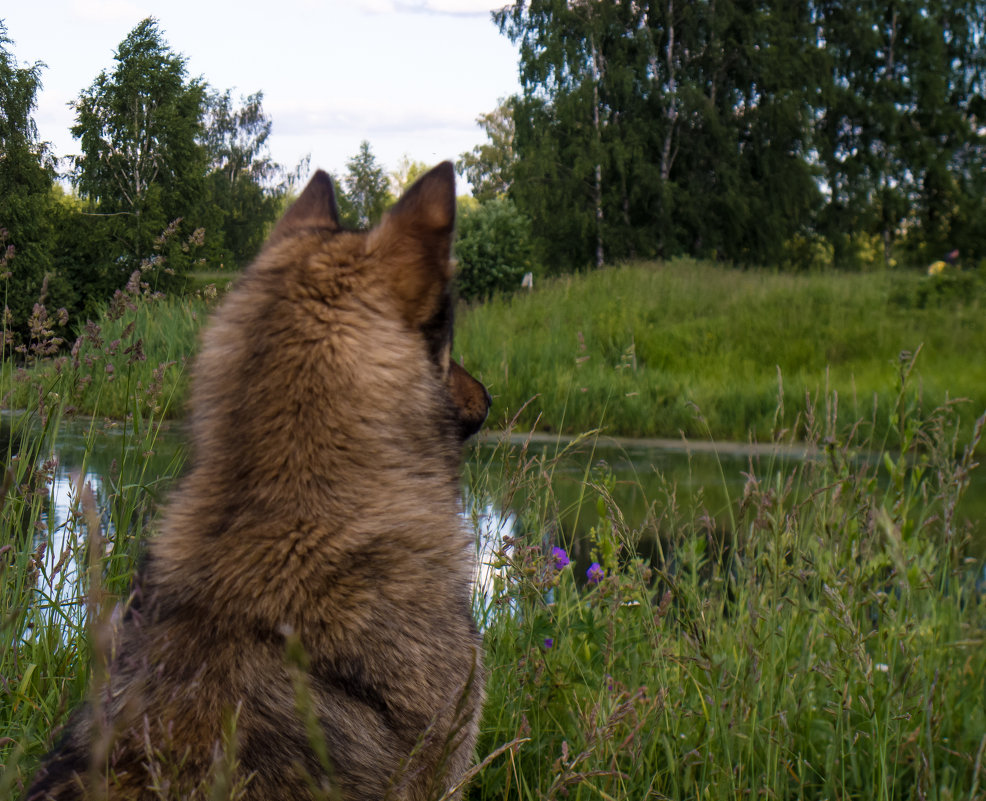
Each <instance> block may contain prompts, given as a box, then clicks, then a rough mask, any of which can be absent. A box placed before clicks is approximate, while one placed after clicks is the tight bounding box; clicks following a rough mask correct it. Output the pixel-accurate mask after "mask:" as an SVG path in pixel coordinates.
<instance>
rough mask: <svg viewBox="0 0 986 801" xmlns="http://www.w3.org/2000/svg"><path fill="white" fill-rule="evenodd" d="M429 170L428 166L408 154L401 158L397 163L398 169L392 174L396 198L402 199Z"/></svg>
mask: <svg viewBox="0 0 986 801" xmlns="http://www.w3.org/2000/svg"><path fill="white" fill-rule="evenodd" d="M429 169H431V167H430V166H429V165H428V164H425V163H424V162H423V161H416V160H415V159H412V158H411V157H410V156H408V155H407V153H405V154H404V155H403V156H401V160H400V161H399V162H398V163H397V169H396V170H394V171H393V172H392V173H391V174H390V179H391V185H392V188H393V195H394V197H400V195H401V194H403V192H404V191H405V190H407V189H409V188H410V187H411V185H412V184H413V183H414V182H415V181H417V180H418V178H420V177H421V176H422V175H424V174H425V173H426V172H428V170H429Z"/></svg>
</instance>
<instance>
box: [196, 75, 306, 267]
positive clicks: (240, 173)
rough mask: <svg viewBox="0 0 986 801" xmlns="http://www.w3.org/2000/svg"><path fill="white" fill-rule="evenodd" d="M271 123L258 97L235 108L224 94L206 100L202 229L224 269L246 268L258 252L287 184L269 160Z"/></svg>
mask: <svg viewBox="0 0 986 801" xmlns="http://www.w3.org/2000/svg"><path fill="white" fill-rule="evenodd" d="M270 131H271V120H270V117H268V116H267V113H266V112H265V111H264V107H263V93H262V92H257V93H255V94H252V95H249V96H248V97H245V98H241V100H240V105H239V106H236V105H235V104H234V102H233V100H232V98H231V93H230V91H229V90H227V91H225V92H216V91H213V92H210V93H209V94H208V96H207V98H206V104H205V120H204V128H203V141H204V144H205V147H206V153H207V157H208V170H209V175H208V192H207V208H206V210H205V214H207V215H208V217H211V219H206V220H205V223H206V227H207V229H209V230H213V229H214V230H216V231H217V234H215V235H214V236H213V237H212V250H213V259H214V260H215V261H216V263H221V264H226V265H229V266H233V267H235V266H243V265H245V264H247V263H248V262H249V261H250V260H251V259H252V258H253V257H254V256H255V255H256V254H257V252H258V251H259V250H260V246H261V245H262V244H263V241H264V239H265V238H266V236H267V233H268V228H269V227H270V225H271V224H272V223H273V222H274V220H275V218H276V217H277V215H278V212H279V210H280V207H281V202H282V200H283V198H284V195H285V193H286V191H287V189H288V187H289V185H290V183H291V176H288V175H287V173H286V171H285V169H284V168H283V167H282V166H281V165H280V164H277V163H276V162H274V161H273V159H272V158H271V155H270V147H269V145H268V139H269V137H270Z"/></svg>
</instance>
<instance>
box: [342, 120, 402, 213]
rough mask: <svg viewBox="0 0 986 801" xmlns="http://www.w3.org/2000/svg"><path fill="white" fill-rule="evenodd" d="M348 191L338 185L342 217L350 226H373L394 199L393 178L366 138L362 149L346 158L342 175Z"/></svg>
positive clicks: (361, 144)
mask: <svg viewBox="0 0 986 801" xmlns="http://www.w3.org/2000/svg"><path fill="white" fill-rule="evenodd" d="M342 183H343V186H344V187H345V189H344V191H339V189H340V187H339V186H338V185H337V186H336V201H337V203H338V205H339V217H340V220H341V222H342V223H343V225H345V226H347V227H349V228H370V227H372V226H374V225H376V224H377V223H378V222H380V218H381V217H382V216H383V213H384V211H386V209H387V206H389V205H390V204H391V203H393V198H392V197H391V194H390V191H389V182H388V180H387V175H386V173H385V172H384V170H383V167H381V166H380V165H378V164H377V159H376V157H375V156H374V155H373V152H372V151H371V150H370V143H369V142H367V141H366V140H365V139H364V140H363V141H362V142H361V143H360V146H359V153H357V154H356V155H355V156H353V157H352V158H351V159H350V160H349V161H348V162H346V174H345V175H344V176H343V179H342Z"/></svg>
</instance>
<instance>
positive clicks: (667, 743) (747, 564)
mask: <svg viewBox="0 0 986 801" xmlns="http://www.w3.org/2000/svg"><path fill="white" fill-rule="evenodd" d="M118 301H119V302H118V303H117V306H116V307H115V308H114V309H108V310H107V312H106V314H105V315H104V316H103V317H102V318H101V319H100V320H99V321H97V322H96V323H95V324H92V325H89V326H85V327H82V328H80V329H79V333H80V335H81V339H80V341H79V343H78V344H77V346H76V347H75V348H73V349H72V351H71V352H62V353H61V354H60V355H55V356H45V355H43V354H44V352H45V351H46V347H45V344H44V340H45V338H46V337H48V338H49V340H50V337H53V336H55V334H54V333H51V332H49V333H48V334H43V333H42V334H39V337H38V342H37V343H36V347H35V348H34V353H33V354H32V353H28V354H18V360H17V361H16V362H15V361H14V360H13V359H9V360H8V361H7V363H6V364H5V365H4V369H3V372H2V374H0V392H2V395H3V397H4V399H5V400H4V407H5V409H8V410H19V413H17V414H14V413H12V412H8V413H7V414H6V415H5V417H4V425H5V435H6V442H5V443H4V444H5V445H6V453H5V462H6V463H5V474H4V478H3V485H2V491H0V504H2V506H0V528H2V533H0V642H2V643H3V645H2V647H0V677H2V682H0V695H2V700H0V764H2V768H0V798H8V797H9V798H15V799H16V798H20V797H21V796H22V791H23V788H24V786H25V784H26V782H27V781H28V780H29V777H30V775H31V774H32V772H33V770H34V769H35V767H36V766H37V764H38V760H39V759H40V758H41V756H42V755H43V754H44V752H45V751H46V749H47V748H48V747H49V746H50V744H51V742H52V737H53V736H54V734H53V733H56V732H57V730H58V727H59V726H60V725H61V724H62V723H64V721H65V720H66V719H67V716H68V714H69V712H70V710H71V709H72V708H73V707H74V706H75V705H76V704H78V703H79V702H81V701H84V700H85V699H86V698H87V695H88V692H89V690H88V687H89V680H90V677H91V676H92V675H93V670H92V667H91V664H92V663H93V662H95V664H96V665H97V666H98V665H99V664H101V662H100V658H99V654H101V653H103V651H104V649H105V648H106V642H107V638H108V636H109V632H110V629H111V627H112V612H113V609H114V606H115V605H116V603H117V602H119V601H120V600H121V599H125V598H126V593H127V586H128V583H129V580H130V576H131V574H132V571H133V568H134V565H135V563H136V560H137V559H138V558H139V552H140V548H141V543H142V541H143V540H144V539H145V538H146V537H147V536H149V534H150V533H151V532H152V531H153V520H154V514H155V510H156V508H157V506H158V504H159V503H160V500H161V499H162V498H163V497H164V496H165V495H166V488H167V485H168V482H169V481H170V480H171V479H172V478H173V477H174V475H175V474H176V473H177V471H178V470H180V465H181V458H180V456H178V457H176V458H174V459H171V460H165V462H164V463H163V464H164V466H161V465H162V462H161V461H152V460H151V459H150V458H149V455H150V454H151V453H152V452H154V451H156V450H160V442H159V438H160V436H161V432H162V431H163V430H165V429H167V428H169V427H172V426H174V424H175V423H174V422H173V421H178V420H180V419H181V416H182V404H183V401H184V397H185V391H186V390H185V387H186V382H187V376H188V371H189V364H190V357H191V354H192V353H193V352H194V343H195V341H196V337H197V332H198V330H199V328H200V326H201V325H202V323H203V321H204V320H205V319H206V318H207V316H208V313H209V310H210V309H211V308H212V305H213V304H214V303H215V299H214V298H213V297H212V293H210V292H203V293H200V294H199V296H197V297H194V298H186V299H169V300H162V299H156V298H153V297H150V296H146V295H143V294H140V293H134V294H133V295H130V296H127V297H125V298H122V299H118ZM982 304H983V287H982V283H981V281H980V280H979V279H978V277H977V276H976V275H975V274H954V275H946V276H944V277H938V278H929V277H928V276H923V275H916V274H903V275H898V274H893V273H874V274H831V273H830V274H819V275H814V274H809V275H780V274H776V273H772V272H767V271H736V270H732V269H726V268H721V267H717V266H714V265H711V264H707V263H698V262H690V261H676V262H672V263H668V264H663V263H661V264H635V265H627V266H624V267H615V268H610V269H607V270H603V271H598V272H594V273H591V274H587V275H578V276H572V277H568V278H559V279H555V280H551V281H545V282H543V283H541V284H539V285H537V286H536V287H535V288H534V291H532V292H531V293H529V294H517V295H513V296H510V297H499V298H495V299H493V300H492V301H490V302H488V303H486V304H484V305H481V306H475V307H465V306H464V307H462V308H461V309H460V310H459V315H458V320H457V340H456V352H457V355H459V356H461V358H462V360H463V361H464V363H465V364H466V366H467V367H468V368H469V369H470V370H471V371H473V372H474V373H475V374H477V375H478V376H481V377H482V378H483V380H484V381H486V382H487V383H488V385H489V386H490V389H491V393H492V394H493V395H494V403H495V405H494V412H493V417H492V419H491V425H492V427H493V428H495V429H499V430H500V431H501V433H510V434H512V435H513V436H512V437H510V438H506V437H503V436H500V435H496V436H493V437H492V438H491V439H492V442H494V443H498V444H495V445H494V446H492V447H491V446H484V447H483V448H479V449H477V450H476V452H475V453H474V454H473V458H472V459H470V461H469V462H468V465H467V469H466V474H465V476H464V483H465V486H466V489H467V492H466V497H467V508H466V517H467V518H468V519H469V520H470V521H471V523H472V524H473V526H474V528H475V529H476V531H477V532H480V531H483V532H486V533H487V537H486V545H487V547H486V549H485V551H484V556H483V558H484V561H485V562H486V563H487V564H488V565H489V570H488V572H487V575H486V578H485V581H484V582H483V583H482V585H481V586H479V587H478V588H477V592H476V596H475V601H474V604H475V609H476V616H477V620H478V621H479V622H480V625H481V628H482V630H483V632H484V636H485V642H486V651H487V653H486V663H487V666H488V671H489V678H488V681H487V702H486V706H485V712H484V716H483V721H482V726H481V737H480V741H479V746H478V751H477V768H476V770H475V772H474V775H473V777H472V781H471V783H470V785H469V789H468V791H467V795H466V797H467V798H469V799H475V800H478V799H491V800H492V799H504V801H505V800H506V799H524V800H525V801H526V799H531V800H532V801H533V799H563V798H564V799H572V798H574V799H583V800H585V801H588V800H589V799H606V800H608V799H685V798H690V799H741V798H742V799H745V798H791V799H794V798H798V799H801V798H807V799H850V798H859V799H888V801H889V799H960V798H961V799H976V798H983V797H986V776H984V775H983V761H984V755H986V706H984V703H983V699H984V697H986V597H984V594H986V575H984V564H983V558H982V554H983V552H984V549H983V547H982V543H981V542H978V541H977V537H980V536H981V534H977V533H976V530H975V527H974V525H973V524H972V523H970V522H969V521H966V520H964V519H963V517H962V515H961V514H959V512H958V511H957V510H958V508H959V504H960V502H961V500H962V498H963V495H964V494H965V493H966V491H967V489H968V486H969V480H970V476H971V475H973V474H974V471H975V470H977V469H978V468H977V466H976V461H977V459H976V453H977V452H979V451H981V437H982V433H983V426H984V417H983V415H984V411H986V375H984V371H986V366H984V364H983V359H981V358H980V356H981V354H982V353H983V352H984V345H986V341H984V340H986V323H984V319H986V318H984V315H983V313H982V311H983V309H982ZM49 344H50V342H49ZM70 416H71V417H73V418H74V419H75V421H76V423H77V424H78V423H79V421H86V423H87V426H86V430H87V431H88V434H87V435H86V438H85V439H86V445H85V451H86V453H85V455H84V457H83V459H84V460H89V461H91V462H93V463H95V462H97V461H98V462H99V463H100V465H105V464H107V457H106V454H105V452H106V451H107V450H109V451H110V453H111V458H110V459H109V462H108V467H106V468H105V470H104V471H102V472H103V477H102V485H101V487H98V488H94V490H93V491H88V490H86V489H85V488H84V487H81V488H80V490H79V491H78V492H77V493H76V494H75V496H74V500H73V501H72V503H71V504H70V508H69V511H68V513H67V515H66V516H65V519H64V520H61V521H59V520H58V519H57V518H56V515H55V514H54V509H53V500H52V497H51V486H52V481H53V476H54V474H55V472H56V469H57V465H56V464H55V463H54V461H53V455H54V454H55V453H56V452H57V446H58V439H59V436H60V431H61V421H62V420H64V419H65V418H67V417H70ZM599 429H602V430H603V431H604V432H605V433H606V434H625V435H630V436H666V437H677V436H680V435H681V434H682V433H684V434H685V435H686V436H688V437H690V438H695V439H713V440H717V441H720V442H723V443H725V442H726V441H728V440H741V441H745V440H747V439H749V438H753V439H756V440H757V441H758V442H760V443H762V444H763V445H764V449H763V452H762V454H761V456H760V458H758V459H756V460H751V461H750V465H749V468H748V470H747V471H745V475H744V480H743V483H742V485H741V486H740V487H739V488H736V487H735V485H733V484H727V482H726V481H725V477H724V476H723V477H722V478H723V480H722V482H721V483H722V486H721V487H719V488H718V492H717V494H716V501H715V504H716V508H715V509H711V508H710V501H709V500H708V498H707V496H706V495H704V494H703V493H701V492H699V493H690V494H685V493H684V492H681V491H680V490H679V487H678V486H677V484H676V483H675V480H674V479H673V477H671V476H662V475H660V473H659V474H658V476H657V481H656V483H655V481H648V482H647V489H646V492H645V494H646V498H645V499H644V500H643V513H642V514H635V515H634V516H633V517H632V519H631V517H630V515H628V514H625V513H624V509H623V508H621V505H620V503H619V502H617V500H616V498H617V497H621V493H622V489H623V488H622V487H618V486H617V482H618V479H617V478H616V476H615V475H614V473H613V471H612V470H611V468H610V466H609V465H607V464H606V463H605V462H602V461H600V460H598V459H594V458H591V457H590V458H588V459H585V460H584V464H583V467H582V469H581V475H580V476H579V477H578V478H577V480H576V481H575V482H574V490H573V484H572V482H569V483H568V484H567V485H566V486H565V488H564V491H562V490H561V489H559V485H558V483H557V481H556V475H557V473H558V472H559V471H560V470H561V469H562V468H561V465H562V461H563V460H564V459H566V458H567V457H568V456H569V455H570V451H572V450H573V449H575V448H576V447H578V448H583V449H585V448H587V447H588V448H589V450H590V452H591V445H592V442H593V438H594V437H595V436H596V435H595V434H593V433H584V432H593V431H597V430H599ZM531 430H537V431H539V432H542V433H544V432H549V433H558V432H564V433H567V434H574V435H576V443H575V445H570V444H569V440H568V438H559V439H558V440H557V442H556V443H555V444H553V445H552V446H551V447H543V446H542V447H537V446H535V444H534V442H532V441H530V440H528V439H526V435H527V433H528V432H530V431H531ZM794 445H798V446H803V447H804V450H805V452H806V453H807V456H806V457H805V458H804V459H803V460H799V461H794V462H792V461H791V460H782V459H781V458H780V457H779V456H777V455H776V454H778V453H780V452H781V450H782V447H784V446H794ZM775 447H776V450H774V448H775ZM152 464H155V465H157V466H156V467H153V468H151V467H150V465H152ZM83 472H84V471H83ZM624 480H625V479H619V481H624ZM80 483H81V482H80ZM641 491H642V492H643V490H641ZM573 514H576V515H581V516H582V517H583V519H582V520H581V523H580V529H579V530H587V531H588V534H587V535H586V536H585V537H584V538H583V539H580V540H579V541H575V539H574V536H575V535H574V534H573V530H574V529H573V526H572V525H571V524H570V522H568V521H570V519H571V517H572V515H573ZM495 532H498V534H497V533H495ZM477 537H478V534H477ZM94 655H95V656H96V658H95V660H93V656H94ZM221 791H222V788H217V791H216V793H215V794H214V795H213V797H215V798H217V799H218V798H226V797H233V796H231V795H224V794H223V793H222V792H221ZM158 796H159V797H160V798H168V797H169V796H168V793H167V787H166V786H162V787H161V788H159V792H158Z"/></svg>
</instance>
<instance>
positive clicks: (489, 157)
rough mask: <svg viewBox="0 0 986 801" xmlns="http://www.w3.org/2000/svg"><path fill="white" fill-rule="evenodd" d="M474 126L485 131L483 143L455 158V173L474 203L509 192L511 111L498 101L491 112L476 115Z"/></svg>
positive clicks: (511, 163)
mask: <svg viewBox="0 0 986 801" xmlns="http://www.w3.org/2000/svg"><path fill="white" fill-rule="evenodd" d="M476 122H477V124H478V125H479V126H480V127H481V128H482V129H483V130H484V131H485V133H486V138H487V141H486V142H484V143H483V144H479V145H476V147H474V148H473V149H472V150H470V151H469V152H468V153H463V154H462V155H461V156H459V160H458V161H457V162H456V165H455V166H456V169H457V170H458V171H459V172H460V173H461V174H462V175H464V176H465V177H466V179H467V180H468V181H469V183H470V184H471V185H472V194H473V197H475V198H476V199H477V200H492V199H493V198H495V197H502V196H503V195H506V193H507V191H508V190H509V189H510V183H511V170H512V169H513V163H514V144H513V143H514V120H513V107H512V106H511V104H510V102H509V101H506V100H503V101H500V105H498V106H497V107H496V108H495V109H494V110H493V111H491V112H490V113H488V114H480V115H479V118H478V119H477V120H476Z"/></svg>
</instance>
